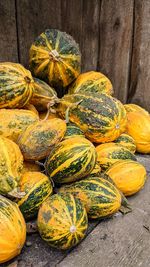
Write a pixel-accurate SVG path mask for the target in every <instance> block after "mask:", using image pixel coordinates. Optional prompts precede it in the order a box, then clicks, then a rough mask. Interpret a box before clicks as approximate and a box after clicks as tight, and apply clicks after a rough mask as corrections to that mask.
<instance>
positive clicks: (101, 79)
mask: <svg viewBox="0 0 150 267" xmlns="http://www.w3.org/2000/svg"><path fill="white" fill-rule="evenodd" d="M68 92H69V94H74V93H85V94H86V93H91V94H93V93H106V94H108V95H111V94H112V93H113V86H112V83H111V81H110V80H109V79H108V78H107V77H106V76H105V75H104V74H102V73H101V72H97V71H89V72H85V73H81V74H80V75H79V76H78V78H77V79H76V80H75V82H73V84H71V85H70V87H69V91H68Z"/></svg>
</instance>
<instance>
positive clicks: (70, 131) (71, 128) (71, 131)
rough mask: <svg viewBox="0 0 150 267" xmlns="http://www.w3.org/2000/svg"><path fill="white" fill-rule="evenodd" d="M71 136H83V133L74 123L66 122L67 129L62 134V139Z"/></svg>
mask: <svg viewBox="0 0 150 267" xmlns="http://www.w3.org/2000/svg"><path fill="white" fill-rule="evenodd" d="M70 137H71V138H72V137H84V133H83V132H82V131H81V129H80V128H79V127H78V126H76V125H75V124H74V123H70V122H69V123H68V124H67V130H66V133H65V136H64V139H68V138H70Z"/></svg>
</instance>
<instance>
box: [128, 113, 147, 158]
mask: <svg viewBox="0 0 150 267" xmlns="http://www.w3.org/2000/svg"><path fill="white" fill-rule="evenodd" d="M127 118H128V122H127V130H126V132H127V133H128V134H129V135H131V136H132V137H133V138H134V140H135V143H136V150H137V152H140V153H143V154H148V153H150V116H147V115H145V114H144V113H142V112H137V111H135V112H128V113H127Z"/></svg>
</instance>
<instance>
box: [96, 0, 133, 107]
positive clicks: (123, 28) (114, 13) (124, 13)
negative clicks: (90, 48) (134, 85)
mask: <svg viewBox="0 0 150 267" xmlns="http://www.w3.org/2000/svg"><path fill="white" fill-rule="evenodd" d="M133 2H134V1H133V0H120V1H118V0H107V1H105V0H102V3H101V14H100V44H99V45H100V47H99V50H100V52H99V59H98V60H99V62H98V69H99V70H100V71H102V72H103V73H104V74H106V75H107V76H108V77H109V78H110V79H111V81H112V83H113V87H114V90H115V96H116V97H118V98H119V99H120V100H121V101H123V102H126V99H127V91H128V80H129V67H130V56H131V55H130V54H131V44H132V26H133Z"/></svg>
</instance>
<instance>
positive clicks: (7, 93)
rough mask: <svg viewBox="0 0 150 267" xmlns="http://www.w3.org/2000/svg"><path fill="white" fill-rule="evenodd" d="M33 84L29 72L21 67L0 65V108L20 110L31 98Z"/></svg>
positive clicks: (9, 64) (12, 64) (8, 63)
mask: <svg viewBox="0 0 150 267" xmlns="http://www.w3.org/2000/svg"><path fill="white" fill-rule="evenodd" d="M33 84H34V80H33V78H32V75H31V73H30V71H29V70H26V69H25V68H24V67H23V66H22V65H20V64H17V63H11V62H2V63H0V108H22V107H23V106H24V105H26V104H27V103H28V102H29V100H30V98H31V96H32V93H33Z"/></svg>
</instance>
